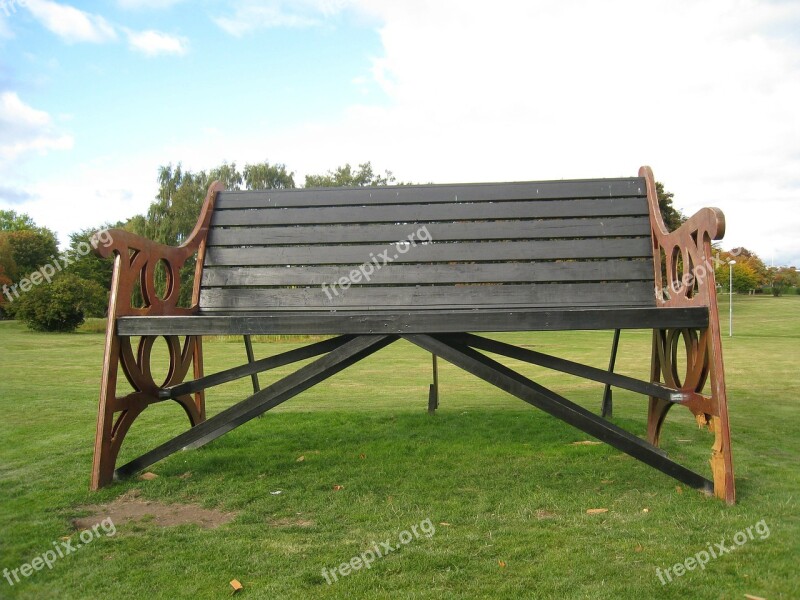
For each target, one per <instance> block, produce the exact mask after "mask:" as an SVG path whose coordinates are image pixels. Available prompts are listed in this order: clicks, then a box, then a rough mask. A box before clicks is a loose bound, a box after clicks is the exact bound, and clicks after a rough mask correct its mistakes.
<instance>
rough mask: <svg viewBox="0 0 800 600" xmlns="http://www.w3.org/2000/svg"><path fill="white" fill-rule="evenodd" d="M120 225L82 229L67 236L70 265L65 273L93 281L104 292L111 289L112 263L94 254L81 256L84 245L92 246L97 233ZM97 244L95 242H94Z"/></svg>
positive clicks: (120, 224)
mask: <svg viewBox="0 0 800 600" xmlns="http://www.w3.org/2000/svg"><path fill="white" fill-rule="evenodd" d="M122 225H123V224H122V223H117V224H116V225H110V224H108V225H104V226H102V227H98V228H89V229H82V230H80V231H78V232H76V233H72V234H70V236H69V240H70V242H69V250H67V252H68V253H69V254H70V257H71V260H72V264H70V265H69V266H68V267H67V271H68V272H70V273H73V274H74V275H77V276H78V277H80V278H81V279H86V280H88V281H94V282H95V283H97V284H98V285H100V286H101V287H102V288H103V289H105V290H110V289H111V276H112V274H113V272H114V261H112V260H110V259H108V258H100V257H99V256H97V255H96V254H95V253H94V252H89V253H88V254H83V253H82V252H81V251H82V250H83V251H85V249H86V245H87V244H88V245H92V241H93V238H94V236H95V235H96V234H97V232H98V231H102V230H105V229H111V228H112V227H121V226H122ZM95 243H97V240H95Z"/></svg>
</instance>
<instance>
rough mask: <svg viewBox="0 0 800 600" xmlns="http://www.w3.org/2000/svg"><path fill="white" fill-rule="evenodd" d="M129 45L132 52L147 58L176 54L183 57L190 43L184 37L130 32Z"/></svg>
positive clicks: (148, 32) (150, 30)
mask: <svg viewBox="0 0 800 600" xmlns="http://www.w3.org/2000/svg"><path fill="white" fill-rule="evenodd" d="M127 34H128V43H129V44H130V47H131V49H132V50H135V51H137V52H141V53H142V54H145V55H146V56H158V55H161V54H175V55H178V56H182V55H184V54H186V52H188V50H189V41H188V40H187V39H186V38H183V37H177V36H174V35H169V34H168V33H162V32H160V31H154V30H152V29H148V30H147V31H128V32H127Z"/></svg>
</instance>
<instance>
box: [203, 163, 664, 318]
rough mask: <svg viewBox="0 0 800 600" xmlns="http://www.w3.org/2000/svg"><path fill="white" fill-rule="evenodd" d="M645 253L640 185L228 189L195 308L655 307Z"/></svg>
mask: <svg viewBox="0 0 800 600" xmlns="http://www.w3.org/2000/svg"><path fill="white" fill-rule="evenodd" d="M398 242H400V243H398ZM652 252H653V251H652V243H651V233H650V219H649V211H648V204H647V199H646V189H645V180H644V179H643V178H638V177H636V178H624V179H596V180H572V181H544V182H523V183H490V184H467V185H421V186H418V185H413V186H388V187H365V188H355V189H354V188H328V189H308V190H306V189H299V190H264V191H235V192H231V191H226V192H222V193H220V194H219V196H218V197H217V200H216V203H215V207H214V213H213V216H212V219H211V228H210V230H209V235H208V243H207V250H206V254H205V260H204V267H203V276H202V288H201V296H200V309H201V311H202V312H206V313H207V312H233V311H275V310H320V309H337V310H351V309H352V310H369V309H387V310H415V309H439V308H441V309H454V308H462V309H463V308H505V307H523V306H524V307H542V308H571V307H604V306H654V305H655V297H654V292H653V280H654V277H653V254H652Z"/></svg>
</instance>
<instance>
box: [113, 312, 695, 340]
mask: <svg viewBox="0 0 800 600" xmlns="http://www.w3.org/2000/svg"><path fill="white" fill-rule="evenodd" d="M707 326H708V307H705V306H693V307H686V308H655V307H619V308H574V309H558V310H548V309H543V308H539V307H534V308H525V307H521V308H516V307H515V308H507V309H498V308H482V309H477V308H476V309H461V310H406V311H397V310H392V311H388V310H369V311H365V310H360V311H349V310H342V311H330V310H324V311H319V310H316V311H315V310H307V311H275V312H250V313H248V312H235V313H228V314H220V313H219V312H214V313H210V312H206V313H200V314H197V315H186V316H177V317H173V316H169V317H168V316H161V317H120V318H119V319H117V331H118V333H119V335H272V334H274V335H279V334H280V335H286V334H303V335H314V334H341V333H352V334H370V333H380V334H388V333H393V334H401V335H402V334H409V333H449V332H460V331H475V332H500V331H563V330H575V329H586V330H597V329H666V328H669V329H683V328H704V327H707Z"/></svg>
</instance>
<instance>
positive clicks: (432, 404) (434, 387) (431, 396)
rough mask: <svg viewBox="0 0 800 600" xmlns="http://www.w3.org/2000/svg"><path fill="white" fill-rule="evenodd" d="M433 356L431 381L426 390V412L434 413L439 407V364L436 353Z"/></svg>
mask: <svg viewBox="0 0 800 600" xmlns="http://www.w3.org/2000/svg"><path fill="white" fill-rule="evenodd" d="M431 356H432V357H433V383H432V384H431V387H430V388H429V390H428V414H431V415H432V414H434V413H435V412H436V409H437V408H439V366H438V364H437V362H436V355H435V354H431Z"/></svg>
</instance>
